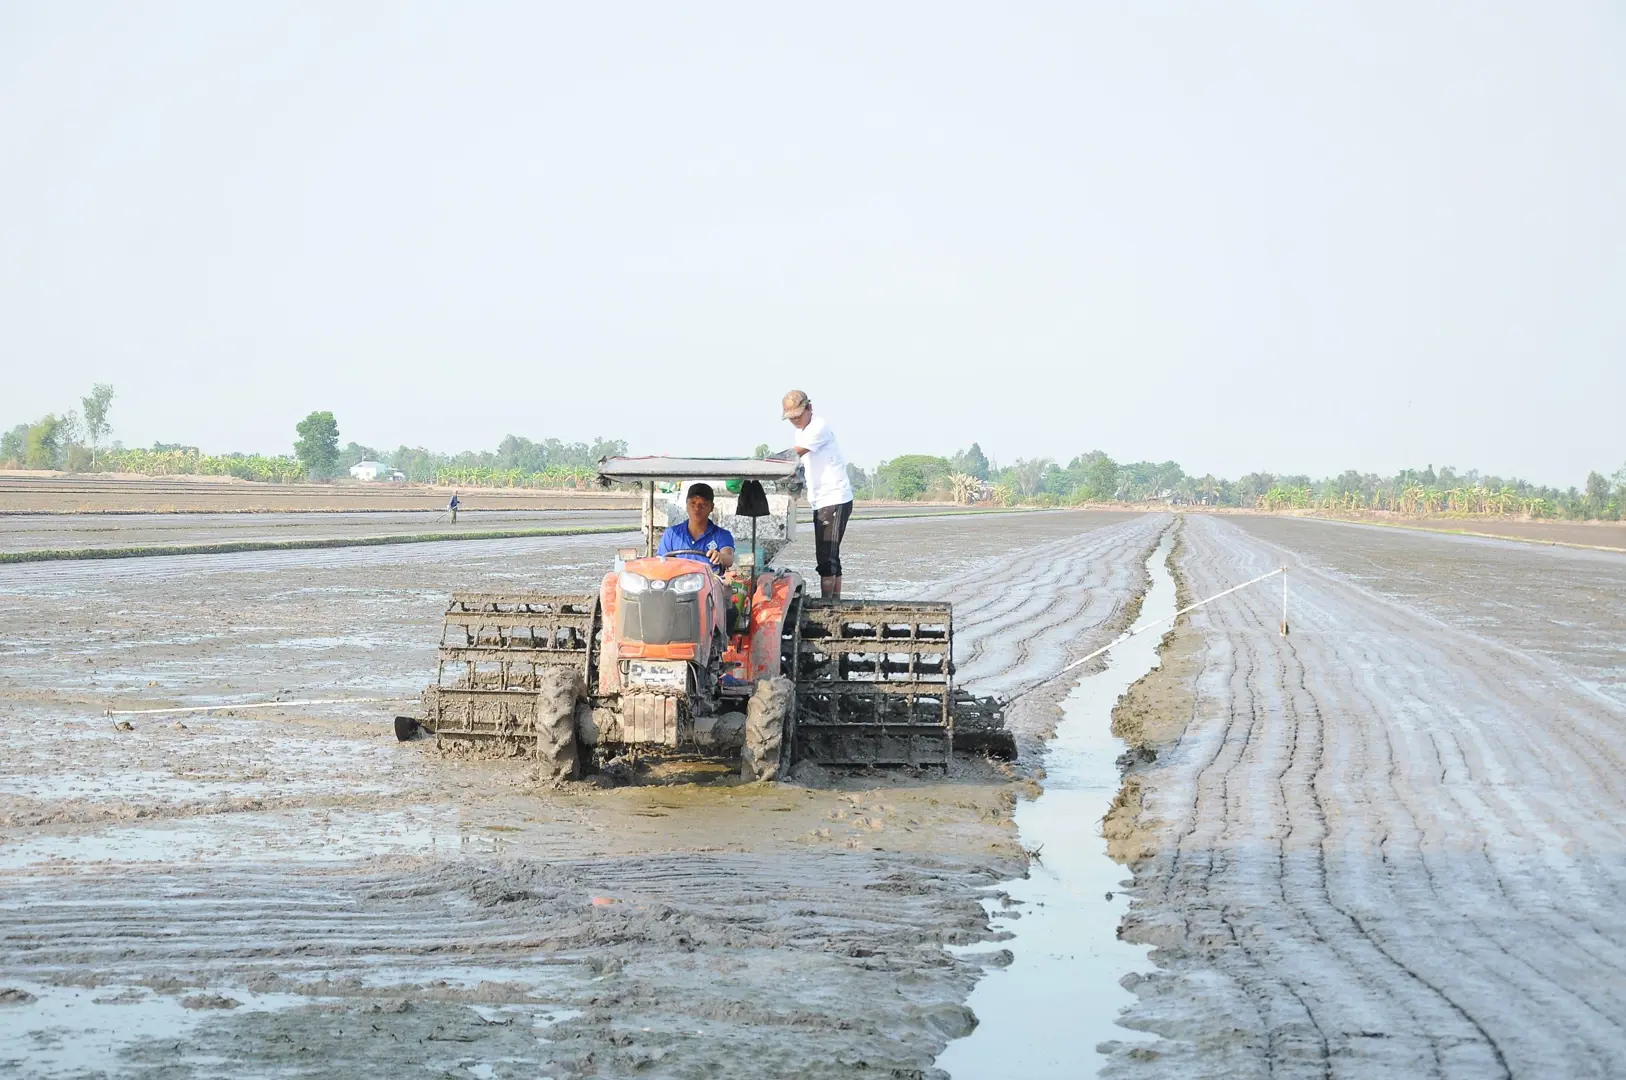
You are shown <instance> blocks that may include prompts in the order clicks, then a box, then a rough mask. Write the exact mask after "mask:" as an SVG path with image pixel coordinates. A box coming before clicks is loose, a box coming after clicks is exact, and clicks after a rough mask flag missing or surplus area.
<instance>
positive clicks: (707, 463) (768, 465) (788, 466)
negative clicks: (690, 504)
mask: <svg viewBox="0 0 1626 1080" xmlns="http://www.w3.org/2000/svg"><path fill="white" fill-rule="evenodd" d="M795 475H796V459H795V458H794V457H790V458H708V457H665V456H662V455H655V456H652V457H604V458H599V460H598V477H599V479H600V480H602V481H606V482H608V481H619V482H622V483H630V482H632V481H636V480H789V479H791V478H792V477H793V476H795Z"/></svg>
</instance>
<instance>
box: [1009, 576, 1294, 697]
mask: <svg viewBox="0 0 1626 1080" xmlns="http://www.w3.org/2000/svg"><path fill="white" fill-rule="evenodd" d="M1277 574H1281V575H1283V578H1284V580H1283V582H1282V587H1283V593H1282V624H1283V625H1284V626H1285V625H1286V623H1287V594H1286V586H1287V582H1286V580H1285V578H1286V575H1287V567H1285V566H1278V567H1277V568H1276V569H1274V570H1272V571H1270V573H1268V574H1260V575H1259V576H1258V577H1256V578H1252V579H1251V580H1248V581H1244V582H1243V583H1242V584H1240V585H1233V586H1231V587H1230V588H1229V589H1226V590H1225V591H1224V592H1217V593H1215V594H1214V595H1213V596H1210V597H1207V598H1206V599H1203V600H1199V601H1197V602H1196V603H1195V604H1191V605H1189V606H1187V607H1183V608H1181V609H1180V610H1179V611H1176V612H1175V613H1174V614H1173V615H1165V616H1163V617H1162V618H1160V619H1154V620H1153V621H1152V622H1149V623H1147V624H1146V625H1145V626H1142V627H1140V628H1139V629H1136V630H1130V631H1128V632H1126V633H1122V634H1119V635H1118V636H1117V637H1115V638H1113V639H1112V640H1111V641H1109V642H1107V643H1106V644H1105V645H1103V646H1101V647H1100V648H1099V649H1096V650H1095V651H1094V652H1092V653H1090V654H1089V655H1088V656H1081V657H1079V658H1078V659H1077V660H1074V661H1073V662H1072V663H1071V664H1068V665H1067V666H1066V667H1064V668H1062V669H1061V670H1060V671H1058V672H1056V674H1054V675H1048V676H1046V677H1045V678H1043V679H1040V680H1039V681H1038V682H1036V683H1034V684H1033V685H1032V686H1029V687H1027V688H1026V689H1024V690H1019V691H1017V692H1016V693H1014V694H1012V695H1011V696H1010V697H1008V698H1006V699H1005V701H1006V704H1009V703H1010V702H1012V701H1015V700H1016V699H1017V698H1019V697H1021V696H1022V695H1023V694H1028V693H1031V692H1032V691H1034V690H1037V689H1038V688H1039V687H1041V686H1043V685H1044V684H1045V683H1048V682H1052V681H1054V680H1055V679H1058V678H1060V677H1061V676H1063V675H1065V674H1067V673H1068V672H1069V671H1072V670H1073V669H1074V668H1076V667H1079V666H1080V665H1083V664H1087V663H1089V662H1090V661H1091V660H1094V659H1095V658H1096V657H1097V656H1100V655H1101V654H1102V653H1104V652H1106V651H1107V650H1108V649H1112V648H1115V647H1116V646H1119V645H1122V644H1123V643H1124V642H1126V641H1128V640H1129V639H1130V638H1132V637H1134V636H1135V635H1136V634H1144V633H1146V631H1148V630H1150V629H1152V628H1153V627H1154V626H1162V625H1163V624H1164V623H1166V622H1173V621H1174V620H1175V619H1178V618H1179V617H1180V616H1182V615H1184V614H1186V613H1187V612H1191V611H1196V610H1197V609H1198V608H1200V607H1202V606H1203V605H1204V604H1212V603H1213V602H1214V601H1215V600H1218V599H1220V598H1221V597H1223V596H1230V595H1231V594H1232V593H1234V592H1236V591H1237V590H1238V589H1246V588H1247V587H1248V586H1249V585H1257V584H1259V583H1260V582H1261V581H1265V580H1266V579H1268V578H1273V577H1275V576H1276V575H1277Z"/></svg>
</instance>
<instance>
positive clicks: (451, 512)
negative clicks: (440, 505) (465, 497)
mask: <svg viewBox="0 0 1626 1080" xmlns="http://www.w3.org/2000/svg"><path fill="white" fill-rule="evenodd" d="M462 505H463V504H462V502H460V501H459V500H458V497H457V492H456V491H453V492H452V497H451V498H450V499H449V500H447V502H446V516H447V517H449V518H451V519H452V524H453V525H456V524H457V508H458V507H459V506H462Z"/></svg>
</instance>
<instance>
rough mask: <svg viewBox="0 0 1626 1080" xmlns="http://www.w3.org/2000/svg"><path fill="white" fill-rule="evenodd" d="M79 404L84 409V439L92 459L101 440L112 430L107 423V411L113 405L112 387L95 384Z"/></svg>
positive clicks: (104, 384)
mask: <svg viewBox="0 0 1626 1080" xmlns="http://www.w3.org/2000/svg"><path fill="white" fill-rule="evenodd" d="M79 403H80V404H81V405H83V406H84V407H85V438H87V439H89V440H90V449H91V457H92V458H93V459H94V457H95V451H96V448H97V447H98V446H99V445H100V444H101V441H102V438H103V437H104V436H105V435H106V434H107V433H108V432H109V431H111V430H112V427H111V426H110V425H109V424H108V422H107V410H108V409H109V408H110V407H111V406H112V404H113V387H112V386H110V385H109V384H107V383H97V384H96V385H95V386H92V387H91V388H90V395H89V396H88V397H82V398H80V399H79Z"/></svg>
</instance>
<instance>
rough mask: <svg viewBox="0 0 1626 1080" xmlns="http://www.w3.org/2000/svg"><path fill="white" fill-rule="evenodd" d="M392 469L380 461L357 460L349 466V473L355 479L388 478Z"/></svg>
mask: <svg viewBox="0 0 1626 1080" xmlns="http://www.w3.org/2000/svg"><path fill="white" fill-rule="evenodd" d="M393 471H394V470H393V469H391V468H390V467H389V466H388V465H386V464H384V463H383V462H382V461H358V462H356V463H355V464H354V465H352V466H350V475H351V476H353V477H355V478H356V479H357V480H378V479H384V480H388V479H390V473H392V472H393Z"/></svg>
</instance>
